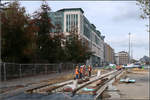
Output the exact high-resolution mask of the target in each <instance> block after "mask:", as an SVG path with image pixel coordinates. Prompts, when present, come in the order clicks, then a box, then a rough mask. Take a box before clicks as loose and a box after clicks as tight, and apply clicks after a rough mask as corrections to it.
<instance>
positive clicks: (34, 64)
mask: <svg viewBox="0 0 150 100" xmlns="http://www.w3.org/2000/svg"><path fill="white" fill-rule="evenodd" d="M34 75H36V64H34Z"/></svg>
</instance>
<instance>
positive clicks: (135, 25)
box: [21, 1, 148, 58]
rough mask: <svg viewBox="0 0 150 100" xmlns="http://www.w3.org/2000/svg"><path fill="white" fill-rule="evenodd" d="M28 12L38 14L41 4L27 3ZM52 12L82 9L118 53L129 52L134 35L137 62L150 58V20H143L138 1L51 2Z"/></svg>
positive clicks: (24, 3) (24, 4)
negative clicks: (149, 51) (129, 44)
mask: <svg viewBox="0 0 150 100" xmlns="http://www.w3.org/2000/svg"><path fill="white" fill-rule="evenodd" d="M21 4H22V5H23V6H26V8H27V11H28V12H30V13H32V12H34V11H35V10H37V9H38V8H39V7H40V5H41V1H39V2H37V1H36V2H34V1H32V2H31V1H23V2H21ZM48 4H49V5H50V7H51V9H52V10H53V11H56V10H58V9H62V8H76V7H77V8H82V9H83V10H84V12H85V13H84V14H85V16H86V17H87V19H89V21H90V22H91V23H93V24H95V25H96V27H97V29H99V30H100V31H101V33H102V34H104V35H105V36H106V39H105V41H106V42H108V43H109V44H110V45H111V46H112V47H113V48H114V49H115V51H116V52H118V51H120V50H126V51H128V33H129V32H131V33H132V34H133V47H134V49H135V50H134V55H135V58H140V57H142V56H143V55H146V54H147V55H148V53H147V50H148V38H147V37H148V33H147V32H146V31H145V30H146V26H145V24H148V20H145V21H144V20H141V19H139V16H140V13H141V11H140V9H139V7H138V6H137V5H136V1H48Z"/></svg>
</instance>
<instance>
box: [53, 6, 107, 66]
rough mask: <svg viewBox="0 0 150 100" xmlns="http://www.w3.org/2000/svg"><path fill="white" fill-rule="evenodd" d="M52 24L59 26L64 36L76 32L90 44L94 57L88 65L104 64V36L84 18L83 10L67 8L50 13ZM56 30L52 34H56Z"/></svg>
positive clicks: (88, 61)
mask: <svg viewBox="0 0 150 100" xmlns="http://www.w3.org/2000/svg"><path fill="white" fill-rule="evenodd" d="M50 18H51V21H52V24H54V25H55V26H58V27H59V29H60V30H61V31H62V32H63V33H64V35H66V36H67V35H69V34H70V31H72V30H76V32H77V34H78V35H79V36H80V37H81V38H82V39H83V41H84V42H86V43H88V45H89V47H90V49H91V51H92V52H95V53H94V54H93V55H92V57H91V58H90V59H89V60H87V62H86V63H87V64H91V65H93V66H94V65H101V64H102V63H103V62H104V36H102V35H101V32H100V31H98V30H96V27H95V25H94V24H91V23H90V22H89V20H88V19H87V18H86V17H85V16H84V11H83V10H82V9H81V8H66V9H60V10H58V11H56V12H51V13H50ZM57 30H58V29H57V28H55V29H53V30H52V32H56V31H57Z"/></svg>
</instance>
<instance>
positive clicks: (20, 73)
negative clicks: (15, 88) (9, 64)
mask: <svg viewBox="0 0 150 100" xmlns="http://www.w3.org/2000/svg"><path fill="white" fill-rule="evenodd" d="M19 76H20V78H21V77H22V71H21V64H19Z"/></svg>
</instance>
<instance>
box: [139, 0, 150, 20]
mask: <svg viewBox="0 0 150 100" xmlns="http://www.w3.org/2000/svg"><path fill="white" fill-rule="evenodd" d="M137 4H138V5H139V6H140V7H141V8H140V9H141V10H143V14H141V18H143V19H145V18H148V17H149V16H150V1H149V0H138V3H137Z"/></svg>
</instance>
